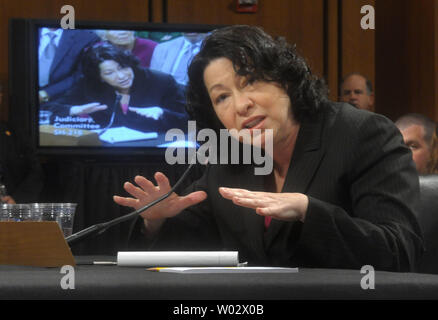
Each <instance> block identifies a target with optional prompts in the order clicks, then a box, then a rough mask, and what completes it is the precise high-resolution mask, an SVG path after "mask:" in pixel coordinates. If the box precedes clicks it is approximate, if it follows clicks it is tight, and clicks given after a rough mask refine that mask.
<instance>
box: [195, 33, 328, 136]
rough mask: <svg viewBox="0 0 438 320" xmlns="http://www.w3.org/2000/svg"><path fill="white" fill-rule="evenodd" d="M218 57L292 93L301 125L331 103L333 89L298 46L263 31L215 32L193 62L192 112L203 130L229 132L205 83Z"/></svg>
mask: <svg viewBox="0 0 438 320" xmlns="http://www.w3.org/2000/svg"><path fill="white" fill-rule="evenodd" d="M218 58H228V59H229V60H230V61H231V62H232V63H233V66H234V69H235V71H236V73H237V74H238V75H240V76H245V77H247V79H248V81H250V82H252V81H259V80H260V81H269V82H276V83H278V84H280V85H281V87H282V88H283V89H285V90H286V92H287V94H288V95H289V98H290V100H291V105H292V113H293V115H294V117H295V119H296V120H297V121H299V122H300V121H301V120H302V119H303V118H304V117H312V116H313V115H315V114H316V113H317V112H318V110H319V108H320V107H321V106H322V105H323V104H324V103H325V102H327V101H328V98H327V87H326V85H325V83H324V81H323V80H322V79H319V78H317V77H316V76H314V75H313V74H312V73H311V71H310V69H309V67H308V66H307V64H306V62H305V60H304V59H303V58H302V57H301V56H300V55H299V54H298V53H297V52H296V49H295V47H294V46H291V45H290V44H288V43H287V42H286V41H285V40H284V39H283V38H277V39H273V38H272V37H271V36H270V35H268V34H267V33H265V32H264V31H263V30H262V29H261V28H259V27H253V26H244V25H235V26H230V27H224V28H221V29H217V30H215V31H213V32H212V34H210V35H209V36H208V37H206V38H205V40H204V42H203V43H202V46H201V50H200V52H199V53H198V54H197V55H196V56H195V57H194V58H193V60H192V62H191V64H190V66H189V70H188V75H189V83H188V87H187V112H188V113H189V115H190V116H191V118H192V119H194V120H196V121H197V127H198V128H212V129H215V130H218V129H220V128H223V125H222V124H221V123H220V121H219V119H218V118H217V116H216V114H215V112H214V110H213V107H212V104H211V100H210V97H209V95H208V92H207V89H206V87H205V84H204V71H205V68H206V67H207V66H208V65H209V63H210V62H211V61H213V60H215V59H218Z"/></svg>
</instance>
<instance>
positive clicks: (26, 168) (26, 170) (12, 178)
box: [0, 84, 43, 204]
mask: <svg viewBox="0 0 438 320" xmlns="http://www.w3.org/2000/svg"><path fill="white" fill-rule="evenodd" d="M2 89H3V88H2V86H1V84H0V106H1V103H2V97H3V96H2ZM28 140H29V139H25V138H24V137H23V136H21V135H20V134H19V133H18V132H16V131H14V130H13V129H12V128H10V127H9V126H8V125H7V124H6V123H4V122H0V184H3V185H5V186H6V191H7V195H5V196H1V198H0V202H3V203H10V204H14V203H31V202H37V201H38V198H39V194H40V192H41V190H42V188H43V170H42V168H41V165H40V162H39V160H38V158H37V157H36V155H35V153H34V151H33V149H32V146H30V145H29V144H28V142H27V141H28Z"/></svg>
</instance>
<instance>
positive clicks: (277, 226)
mask: <svg viewBox="0 0 438 320" xmlns="http://www.w3.org/2000/svg"><path fill="white" fill-rule="evenodd" d="M323 123H324V121H323V115H322V114H321V115H319V116H318V117H317V118H316V119H314V120H313V121H311V120H307V121H303V122H302V124H301V128H300V131H299V133H298V137H297V143H296V146H295V150H294V153H293V155H292V159H291V162H290V165H289V170H288V173H287V176H286V181H285V183H284V185H283V189H282V192H298V193H304V194H305V193H306V192H307V190H308V187H309V185H310V183H311V181H312V178H313V176H314V174H315V173H316V171H317V169H318V167H319V164H320V163H321V160H322V159H323V157H324V152H325V151H324V149H323V148H322V146H321V139H322V130H323ZM286 224H290V222H284V221H280V220H276V219H272V222H271V224H270V226H269V228H268V230H267V232H266V234H265V248H266V250H267V249H268V248H269V246H271V245H272V242H273V240H274V239H275V237H276V236H277V235H278V233H279V232H280V230H281V229H282V227H283V226H285V225H286Z"/></svg>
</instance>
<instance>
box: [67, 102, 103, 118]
mask: <svg viewBox="0 0 438 320" xmlns="http://www.w3.org/2000/svg"><path fill="white" fill-rule="evenodd" d="M106 108H108V107H107V105H106V104H100V103H99V102H92V103H87V104H83V105H80V106H73V107H71V108H70V115H71V116H78V115H80V114H90V113H93V112H96V111H101V110H105V109H106Z"/></svg>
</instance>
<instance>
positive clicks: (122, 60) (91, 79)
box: [81, 42, 140, 90]
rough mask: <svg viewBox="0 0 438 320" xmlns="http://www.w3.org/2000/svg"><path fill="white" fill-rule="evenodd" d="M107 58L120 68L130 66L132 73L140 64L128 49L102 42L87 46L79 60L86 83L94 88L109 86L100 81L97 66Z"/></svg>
mask: <svg viewBox="0 0 438 320" xmlns="http://www.w3.org/2000/svg"><path fill="white" fill-rule="evenodd" d="M107 60H114V61H115V62H117V63H118V64H119V65H120V66H121V67H122V68H126V67H130V68H132V70H133V71H134V73H135V72H136V71H137V69H138V68H139V66H140V61H139V60H138V59H137V57H135V56H134V55H132V54H131V53H130V52H129V51H126V50H122V49H119V48H117V47H115V46H113V45H112V44H109V43H106V42H102V43H97V44H95V45H93V46H92V47H90V48H87V49H86V51H85V52H84V55H83V56H82V60H81V66H82V73H83V75H84V78H85V81H86V82H87V84H88V85H90V86H92V87H93V88H95V89H96V90H98V89H99V88H100V89H103V87H108V86H109V85H108V84H106V83H103V82H102V81H101V77H100V68H99V65H100V64H101V63H102V62H104V61H107Z"/></svg>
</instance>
